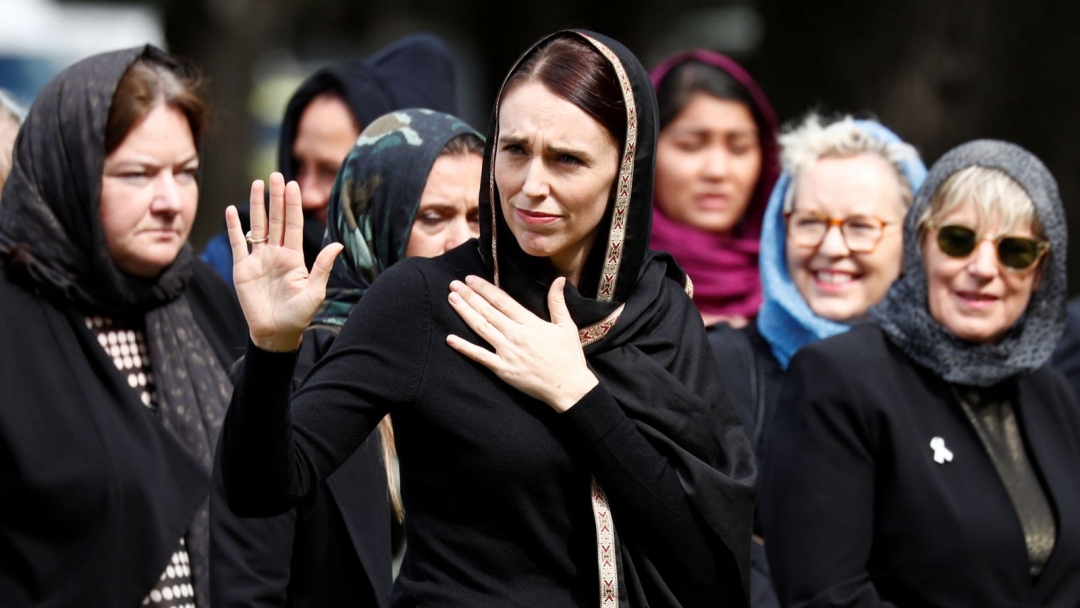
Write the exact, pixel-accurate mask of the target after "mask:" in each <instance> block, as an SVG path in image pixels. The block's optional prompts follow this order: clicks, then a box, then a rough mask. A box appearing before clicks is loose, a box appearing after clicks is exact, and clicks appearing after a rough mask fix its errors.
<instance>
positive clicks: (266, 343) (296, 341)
mask: <svg viewBox="0 0 1080 608" xmlns="http://www.w3.org/2000/svg"><path fill="white" fill-rule="evenodd" d="M303 335H304V334H303V333H299V334H296V335H292V334H290V335H280V334H279V335H271V336H256V335H255V334H249V337H250V338H251V343H252V344H254V345H255V346H257V347H259V348H260V349H262V350H265V351H267V352H271V353H290V352H292V351H294V350H296V349H298V348H300V340H301V339H302V338H303Z"/></svg>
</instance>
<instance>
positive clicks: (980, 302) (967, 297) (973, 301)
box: [956, 291, 1000, 306]
mask: <svg viewBox="0 0 1080 608" xmlns="http://www.w3.org/2000/svg"><path fill="white" fill-rule="evenodd" d="M956 297H958V298H960V299H961V300H963V301H964V302H965V303H967V304H970V305H972V306H986V305H989V304H993V303H994V302H997V301H998V300H999V299H1000V298H999V297H998V296H995V295H992V294H988V293H980V292H978V291H958V292H956Z"/></svg>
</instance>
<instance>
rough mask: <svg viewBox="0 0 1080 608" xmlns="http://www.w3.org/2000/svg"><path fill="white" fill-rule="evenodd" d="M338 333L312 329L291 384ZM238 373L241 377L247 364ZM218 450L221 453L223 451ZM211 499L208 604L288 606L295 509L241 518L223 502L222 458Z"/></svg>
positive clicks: (257, 607) (306, 335)
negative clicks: (277, 513) (240, 373)
mask: <svg viewBox="0 0 1080 608" xmlns="http://www.w3.org/2000/svg"><path fill="white" fill-rule="evenodd" d="M335 335H336V332H331V331H330V330H322V329H316V328H309V329H308V330H307V331H305V332H304V340H303V342H301V345H300V353H299V357H298V364H297V366H296V370H295V375H294V378H293V382H292V385H293V386H294V387H295V386H299V385H300V382H301V381H302V380H303V378H304V376H306V375H307V373H308V372H310V371H311V368H312V367H313V366H314V365H315V363H316V362H317V361H319V359H321V358H322V357H323V355H324V354H325V353H326V352H327V351H328V350H329V348H330V345H331V344H333V341H334V337H335ZM239 365H240V367H238V368H237V372H236V373H239V371H240V369H242V365H243V362H242V361H241V362H240V364H239ZM219 451H220V450H219ZM211 488H212V491H211V495H210V568H211V571H212V572H213V573H214V576H213V577H212V578H211V579H210V602H211V604H212V605H214V606H221V607H226V608H227V607H231V606H245V607H252V608H271V607H281V608H283V607H284V606H285V605H286V600H287V598H288V590H289V584H290V580H291V572H292V562H293V546H294V539H295V537H296V519H297V510H296V509H290V510H289V511H287V512H286V513H283V514H281V515H277V516H274V517H238V516H236V515H235V514H234V513H233V512H232V511H231V510H229V506H228V504H226V500H225V486H224V479H223V478H222V475H221V458H220V457H219V458H215V459H214V470H213V479H212V486H211ZM297 508H303V507H297Z"/></svg>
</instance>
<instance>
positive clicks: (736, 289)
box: [651, 49, 780, 318]
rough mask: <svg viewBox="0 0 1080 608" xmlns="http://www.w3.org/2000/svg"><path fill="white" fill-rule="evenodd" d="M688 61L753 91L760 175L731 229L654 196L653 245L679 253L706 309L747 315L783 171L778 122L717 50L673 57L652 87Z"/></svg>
mask: <svg viewBox="0 0 1080 608" xmlns="http://www.w3.org/2000/svg"><path fill="white" fill-rule="evenodd" d="M690 61H698V62H701V63H704V64H706V65H711V66H713V67H716V68H719V69H720V70H723V71H724V72H726V73H727V74H728V75H730V76H731V77H732V78H734V79H735V80H736V81H737V82H739V83H740V84H742V85H743V87H745V88H746V90H747V92H749V94H750V98H751V99H752V100H753V101H754V104H755V105H756V106H757V107H755V108H750V110H751V114H753V115H754V118H755V120H756V121H757V122H758V139H759V143H760V145H761V175H760V176H759V177H758V183H757V186H756V187H755V188H754V193H753V194H752V195H751V198H750V205H749V206H748V207H747V210H746V215H745V216H743V219H742V220H741V221H740V222H739V224H738V225H737V226H736V227H735V228H734V230H732V231H731V232H730V233H729V234H724V235H719V234H715V233H712V232H706V231H703V230H698V229H697V228H693V227H691V226H687V225H685V224H681V223H678V222H675V221H673V220H671V219H670V218H668V217H667V216H665V215H664V214H663V213H662V212H661V211H660V204H659V202H658V201H655V200H654V204H653V225H652V241H651V246H652V248H653V249H658V250H662V251H668V252H670V253H671V254H672V255H674V256H675V260H676V261H677V262H678V263H679V265H680V266H682V268H683V269H684V270H685V271H686V273H687V274H688V275H689V276H690V278H691V280H693V282H694V303H695V304H696V305H697V307H698V310H700V311H701V312H702V313H705V314H710V315H724V316H739V317H747V318H749V317H753V316H754V315H755V314H757V310H758V307H759V306H761V275H760V274H759V272H758V251H759V247H760V245H759V240H760V238H761V224H762V218H763V217H764V215H765V207H766V205H767V204H768V202H769V194H770V193H771V192H772V188H773V184H774V183H776V178H777V176H778V175H779V172H780V162H779V148H778V146H777V143H776V131H777V129H778V126H779V123H778V121H777V120H776V114H775V113H774V112H773V109H772V106H771V105H769V100H768V99H766V98H765V94H764V93H763V92H762V91H761V88H760V87H759V86H758V84H757V82H755V81H754V79H753V78H751V77H750V74H748V73H747V72H746V70H744V69H743V68H742V66H740V65H739V64H737V63H735V62H734V61H732V60H731V59H730V58H728V57H725V56H724V55H721V54H719V53H716V52H713V51H708V50H704V49H697V50H692V51H685V52H682V53H678V54H676V55H674V56H672V57H669V58H668V59H666V60H665V61H663V62H662V63H661V64H660V65H658V66H656V69H654V70H653V71H652V74H651V77H652V82H653V87H654V88H655V89H656V90H658V91H659V89H660V83H661V82H663V80H664V78H665V77H666V76H667V75H668V74H670V73H671V71H672V70H673V69H674V68H675V67H677V66H679V65H682V64H684V63H687V62H690Z"/></svg>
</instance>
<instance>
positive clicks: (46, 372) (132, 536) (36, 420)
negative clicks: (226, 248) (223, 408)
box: [0, 263, 246, 607]
mask: <svg viewBox="0 0 1080 608" xmlns="http://www.w3.org/2000/svg"><path fill="white" fill-rule="evenodd" d="M194 271H195V274H194V275H193V276H192V279H191V281H190V283H189V285H188V287H187V289H186V290H185V291H184V294H185V297H186V298H187V300H188V302H189V303H190V305H191V309H192V312H193V313H194V315H195V319H196V320H197V322H198V324H199V327H200V328H201V329H202V332H203V333H204V334H205V336H206V338H207V341H208V342H209V345H210V347H211V348H212V350H211V358H213V359H216V361H215V363H216V364H218V365H220V366H221V367H222V368H224V366H226V365H228V364H229V363H231V362H232V360H233V359H235V358H236V356H237V354H238V353H239V352H241V350H240V349H241V348H242V344H243V343H244V342H243V341H244V340H245V339H246V332H245V331H244V327H245V325H244V323H243V316H242V315H241V313H240V311H239V309H238V308H227V307H224V306H223V305H222V303H224V302H229V301H231V300H230V297H231V296H230V292H229V289H228V287H227V286H225V285H224V284H223V283H222V282H221V280H220V279H219V278H218V277H217V276H216V275H214V274H213V271H212V270H210V269H209V268H208V267H206V266H205V265H203V264H201V263H196V264H195V266H194ZM22 279H25V277H24V276H23V275H22V272H21V271H16V272H13V271H12V269H11V268H10V266H7V265H5V266H4V267H3V274H2V276H0V302H3V303H4V314H3V315H0V335H2V336H4V344H5V346H4V348H3V349H0V387H3V389H2V391H3V395H4V396H3V400H2V403H3V406H2V407H0V447H2V452H0V454H2V455H0V480H3V481H2V482H0V598H3V599H2V601H0V603H2V604H3V605H4V606H5V607H9V606H10V607H16V606H74V605H86V604H87V603H89V604H92V605H95V606H138V605H139V604H140V602H141V601H142V600H143V598H145V597H146V594H147V592H148V591H150V589H151V587H153V586H154V583H155V581H156V580H158V578H159V577H160V576H161V574H162V573H163V572H164V571H165V568H166V565H168V564H169V560H170V558H171V557H172V555H173V552H174V551H175V550H176V549H177V542H178V541H179V539H180V538H182V537H184V535H185V534H187V533H188V531H189V528H190V527H191V525H192V521H193V520H194V519H195V514H196V511H197V509H198V508H199V507H200V506H201V504H202V503H203V502H205V500H206V497H207V494H208V492H209V485H210V477H209V475H208V474H207V472H206V471H205V470H204V469H203V468H202V466H201V464H200V463H199V461H198V460H196V459H195V458H194V457H193V456H192V455H191V454H190V452H189V451H188V450H187V449H186V448H185V446H184V445H183V443H181V441H180V440H179V439H178V438H177V436H176V435H175V433H174V432H173V431H171V430H169V429H167V428H166V426H165V425H164V424H163V421H162V420H161V418H160V417H159V416H158V415H157V414H156V413H154V412H153V411H151V410H149V409H147V408H146V406H145V405H143V403H142V402H141V401H140V399H139V398H138V397H137V396H136V395H135V394H134V393H133V391H132V390H131V388H130V387H129V385H128V379H127V376H126V375H122V374H121V373H120V372H118V371H117V370H116V367H115V365H113V362H112V360H111V358H110V357H108V356H107V355H106V354H105V352H104V351H103V350H102V348H101V346H100V345H99V344H98V341H97V340H96V339H95V337H94V335H93V333H92V332H91V331H90V330H89V329H88V328H87V327H86V322H85V317H84V316H83V314H82V313H80V312H77V311H75V310H74V309H72V308H71V307H70V306H68V305H57V304H56V303H54V302H52V301H50V300H47V299H45V298H43V297H41V296H40V294H39V293H37V290H36V286H34V285H28V284H26V283H25V281H23V280H22ZM222 328H228V329H230V330H231V331H221V329H222ZM159 390H160V386H159ZM196 582H197V583H198V581H196ZM199 605H200V606H201V605H202V604H199Z"/></svg>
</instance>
